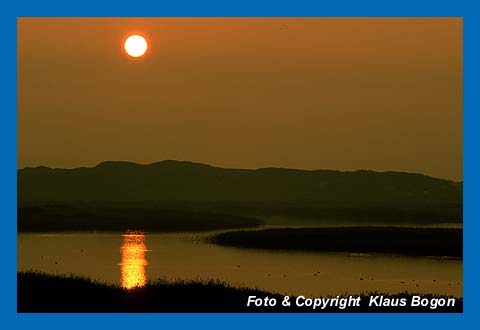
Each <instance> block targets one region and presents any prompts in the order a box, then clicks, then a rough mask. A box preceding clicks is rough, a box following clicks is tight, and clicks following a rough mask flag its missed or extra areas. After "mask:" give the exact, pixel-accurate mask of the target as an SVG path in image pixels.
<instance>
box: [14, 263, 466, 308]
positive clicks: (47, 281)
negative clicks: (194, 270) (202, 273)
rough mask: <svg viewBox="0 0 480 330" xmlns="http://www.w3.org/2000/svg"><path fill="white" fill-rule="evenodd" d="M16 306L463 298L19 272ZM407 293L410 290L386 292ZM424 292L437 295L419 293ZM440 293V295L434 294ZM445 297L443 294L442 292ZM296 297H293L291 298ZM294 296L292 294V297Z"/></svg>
mask: <svg viewBox="0 0 480 330" xmlns="http://www.w3.org/2000/svg"><path fill="white" fill-rule="evenodd" d="M17 278H18V299H17V301H18V307H17V309H18V312H20V313H29V312H30V313H32V312H33V313H36V312H251V313H255V312H283V313H288V312H435V313H439V312H440V313H442V312H443V313H444V312H462V310H463V300H462V299H457V301H456V304H455V306H454V307H437V308H436V309H430V308H429V307H411V306H409V304H407V306H406V307H369V306H368V301H369V295H380V294H377V293H372V294H366V295H363V296H362V299H361V301H362V303H361V305H360V307H353V308H352V307H351V308H349V307H347V308H346V309H339V308H338V307H327V308H326V309H323V310H322V309H315V310H312V309H311V308H309V307H294V306H293V304H292V306H291V307H282V305H281V304H280V303H279V304H277V306H276V307H247V306H246V302H247V299H248V296H250V295H254V296H257V297H260V298H265V297H267V296H268V297H270V298H276V299H277V300H278V301H279V302H281V301H282V299H283V296H282V295H279V294H273V293H269V292H266V291H262V290H257V289H251V288H235V287H232V286H231V285H229V284H227V283H224V282H219V281H208V282H200V281H176V282H167V281H163V280H158V281H155V282H150V283H148V284H147V285H146V286H144V287H142V288H136V289H131V290H124V289H122V288H121V287H119V286H116V285H108V284H104V283H98V282H94V281H91V280H89V279H87V278H83V277H78V276H69V277H68V276H56V275H47V274H44V273H38V272H19V273H17ZM385 296H388V297H389V298H406V299H411V297H412V294H409V293H404V294H399V295H385ZM422 297H423V298H435V297H434V296H432V295H422ZM438 298H439V297H438ZM445 298H446V297H445ZM291 299H294V298H291ZM292 301H293V300H292Z"/></svg>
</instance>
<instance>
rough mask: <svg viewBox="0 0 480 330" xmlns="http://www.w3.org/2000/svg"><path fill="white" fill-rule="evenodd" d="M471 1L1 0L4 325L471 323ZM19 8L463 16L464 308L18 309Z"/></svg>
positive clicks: (474, 170)
mask: <svg viewBox="0 0 480 330" xmlns="http://www.w3.org/2000/svg"><path fill="white" fill-rule="evenodd" d="M474 2H475V1H471V2H468V1H455V0H451V1H444V0H437V1H435V0H424V1H421V0H416V1H415V0H403V1H398V0H395V1H388V0H385V1H380V0H369V1H355V0H340V1H336V2H334V1H332V0H330V1H328V2H322V1H321V0H318V1H304V0H296V1H289V2H286V1H283V2H282V1H274V0H264V1H260V0H257V1H255V0H243V1H238V0H237V2H234V1H228V0H225V1H215V0H213V1H202V2H200V1H198V0H197V1H195V0H181V1H176V2H175V1H173V0H171V1H168V2H161V1H157V2H154V3H146V2H145V1H136V2H132V1H130V2H127V1H124V0H121V1H119V0H117V1H116V0H109V1H102V2H100V1H98V0H97V1H91V0H84V1H78V2H77V1H64V2H62V1H58V0H55V1H48V3H47V2H46V1H25V0H23V1H15V2H12V3H11V4H10V5H8V4H5V3H2V10H1V16H2V19H1V20H0V24H1V28H2V29H1V31H2V41H3V42H2V49H1V52H0V57H1V61H0V65H1V67H2V71H1V73H2V74H1V75H0V83H1V89H0V93H1V95H2V100H3V102H4V103H3V105H4V106H3V107H2V109H1V110H0V114H1V120H0V141H1V142H0V143H1V151H2V155H1V162H0V197H1V198H0V203H1V209H0V210H1V213H0V214H1V215H2V219H1V221H2V225H3V226H2V228H3V230H4V235H3V237H2V239H1V240H0V247H1V251H4V254H3V256H2V257H3V258H2V271H1V272H0V280H1V282H0V283H4V286H3V288H2V292H1V323H2V327H4V328H5V329H10V328H16V329H23V328H26V329H39V328H40V329H42V328H48V329H64V328H68V329H84V328H85V327H90V328H105V327H114V328H116V329H131V328H133V327H137V328H139V327H144V326H151V327H160V328H162V327H168V328H170V327H172V328H183V327H185V328H190V327H192V328H199V327H208V328H209V329H224V328H228V329H237V328H238V329H244V328H250V327H252V328H257V327H258V328H267V329H270V328H292V327H299V326H302V327H303V326H306V327H308V326H310V327H335V328H337V327H339V328H347V327H348V328H359V327H360V328H369V329H384V328H388V329H402V330H404V329H405V328H406V327H418V328H424V329H425V328H428V329H436V328H442V329H443V328H445V329H447V328H450V329H452V328H454V329H464V328H475V327H478V325H479V324H480V322H479V320H478V316H477V315H478V314H477V313H478V311H480V309H479V304H478V301H477V300H478V299H479V293H480V290H479V288H480V285H479V284H478V275H480V274H479V272H478V268H479V266H478V264H476V262H477V260H478V259H477V255H476V254H475V252H476V250H477V249H476V244H475V243H476V242H475V241H476V239H477V234H479V230H478V229H479V227H480V217H479V212H478V209H477V208H476V207H475V200H476V198H475V197H476V196H475V188H476V187H478V186H479V185H480V175H479V166H478V165H479V162H478V159H479V156H478V155H476V152H475V151H478V147H477V148H475V147H476V142H477V139H478V137H479V136H478V131H479V130H478V129H477V127H476V125H477V124H478V123H479V117H480V114H479V110H480V106H479V102H478V95H476V92H478V87H477V86H476V85H475V83H476V81H477V79H478V77H479V76H480V72H479V64H478V63H479V62H478V61H479V59H480V54H479V46H478V36H479V35H480V34H479V32H480V31H479V25H480V18H479V16H478V12H477V5H476V4H475V3H474ZM19 16H130V17H131V16H237V17H238V16H290V17H291V16H294V17H306V16H322V17H327V16H330V17H332V16H333V17H340V16H369V17H372V16H389V17H390V16H395V17H404V16H415V17H419V16H442V17H445V16H456V17H463V18H464V89H463V91H464V114H463V115H464V142H463V146H464V228H465V231H464V234H465V235H464V246H465V250H464V251H465V252H464V313H463V314H29V315H24V314H17V313H16V267H17V258H16V244H17V243H16V231H17V228H16V189H17V187H16V170H17V166H16V165H17V150H16V148H17V144H16V138H17V122H16V102H17V99H16V87H17V84H16V81H17V78H16V74H17V71H16V38H17V36H16V24H17V23H16V18H17V17H19Z"/></svg>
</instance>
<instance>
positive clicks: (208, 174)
mask: <svg viewBox="0 0 480 330" xmlns="http://www.w3.org/2000/svg"><path fill="white" fill-rule="evenodd" d="M18 198H19V201H21V202H22V201H25V202H28V201H52V202H55V201H173V202H175V201H193V202H204V201H226V202H291V203H297V202H313V203H317V202H327V203H328V202H338V203H350V202H359V203H375V204H383V203H396V204H397V203H408V202H415V203H427V204H435V203H452V204H461V203H462V183H458V182H453V181H449V180H443V179H437V178H433V177H429V176H425V175H421V174H415V173H405V172H374V171H367V170H360V171H353V172H342V171H333V170H297V169H283V168H260V169H256V170H250V169H227V168H218V167H213V166H209V165H205V164H199V163H191V162H184V161H174V160H165V161H161V162H156V163H152V164H148V165H141V164H136V163H132V162H116V161H107V162H102V163H100V164H98V165H97V166H95V167H81V168H75V169H57V168H54V169H52V168H48V167H43V166H42V167H33V168H32V167H27V168H24V169H20V170H18Z"/></svg>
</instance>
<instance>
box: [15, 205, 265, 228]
mask: <svg viewBox="0 0 480 330" xmlns="http://www.w3.org/2000/svg"><path fill="white" fill-rule="evenodd" d="M259 224H261V221H260V220H258V219H255V218H251V217H245V216H236V215H229V214H220V213H213V212H199V211H189V210H174V209H161V208H155V207H140V206H130V207H121V206H118V205H116V206H113V205H110V206H109V205H102V204H82V203H79V204H75V205H72V204H56V205H55V204H45V205H35V206H25V207H19V208H18V231H20V232H46V231H74V230H97V231H113V230H120V231H124V230H135V229H139V230H144V231H149V232H169V231H202V230H216V229H232V228H247V227H255V226H258V225H259Z"/></svg>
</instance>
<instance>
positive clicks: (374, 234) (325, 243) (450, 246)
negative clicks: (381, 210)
mask: <svg viewBox="0 0 480 330" xmlns="http://www.w3.org/2000/svg"><path fill="white" fill-rule="evenodd" d="M209 242H211V243H214V244H219V245H224V246H233V247H241V248H255V249H271V250H308V251H325V252H356V253H396V254H406V255H415V256H448V257H457V258H461V257H462V254H463V250H462V248H463V245H462V230H461V229H445V228H394V227H338V228H279V229H264V230H249V231H244V230H242V231H234V232H226V233H220V234H217V235H213V236H211V237H210V238H209Z"/></svg>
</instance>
